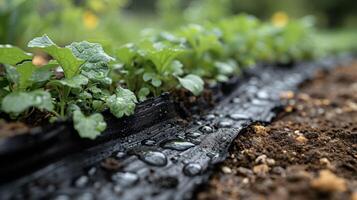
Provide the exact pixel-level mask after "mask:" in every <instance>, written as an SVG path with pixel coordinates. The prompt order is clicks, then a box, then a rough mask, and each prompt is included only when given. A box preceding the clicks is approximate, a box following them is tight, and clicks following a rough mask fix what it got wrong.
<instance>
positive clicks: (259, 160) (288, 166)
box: [196, 62, 357, 200]
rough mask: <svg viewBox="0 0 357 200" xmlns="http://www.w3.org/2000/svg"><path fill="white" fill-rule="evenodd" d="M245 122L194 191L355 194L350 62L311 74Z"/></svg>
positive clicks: (266, 195)
mask: <svg viewBox="0 0 357 200" xmlns="http://www.w3.org/2000/svg"><path fill="white" fill-rule="evenodd" d="M283 101H284V102H285V103H284V104H285V109H284V112H282V113H280V114H279V116H278V117H277V118H276V119H275V120H274V121H273V123H272V124H271V125H267V126H263V125H252V126H250V127H249V128H248V129H246V130H244V131H243V132H242V133H241V134H240V135H239V136H238V137H237V139H236V140H235V141H234V142H233V145H232V147H231V148H230V151H229V157H228V159H227V160H226V161H224V162H223V163H222V164H220V165H219V166H217V167H216V168H215V170H214V171H215V172H214V174H213V176H212V178H211V180H210V181H209V182H208V183H207V184H205V187H204V189H200V190H199V191H198V192H197V194H196V198H197V199H200V200H209V199H282V200H284V199H299V200H303V199H352V200H354V199H357V63H356V62H355V63H354V64H351V65H347V66H346V65H345V66H343V67H339V68H336V69H334V70H332V71H331V72H328V73H327V72H322V71H320V72H319V73H317V74H316V76H315V77H314V79H313V80H312V81H309V82H307V83H304V84H303V85H302V87H301V88H300V90H299V92H297V93H292V92H290V93H286V94H285V96H284V100H283Z"/></svg>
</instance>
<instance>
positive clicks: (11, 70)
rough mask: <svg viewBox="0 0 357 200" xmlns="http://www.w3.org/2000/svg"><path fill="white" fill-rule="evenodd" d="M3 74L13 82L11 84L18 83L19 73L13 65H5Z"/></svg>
mask: <svg viewBox="0 0 357 200" xmlns="http://www.w3.org/2000/svg"><path fill="white" fill-rule="evenodd" d="M5 72H6V74H5V76H6V79H7V80H8V81H9V82H11V83H13V84H18V83H19V79H20V74H19V72H18V71H17V70H16V68H15V67H13V66H11V65H5Z"/></svg>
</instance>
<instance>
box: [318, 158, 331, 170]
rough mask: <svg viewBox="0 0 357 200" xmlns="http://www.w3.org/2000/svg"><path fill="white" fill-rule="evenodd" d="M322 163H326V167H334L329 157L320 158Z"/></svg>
mask: <svg viewBox="0 0 357 200" xmlns="http://www.w3.org/2000/svg"><path fill="white" fill-rule="evenodd" d="M320 164H321V165H324V166H325V167H327V168H329V169H332V165H331V162H330V161H329V160H328V159H327V158H320Z"/></svg>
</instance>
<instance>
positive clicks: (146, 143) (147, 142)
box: [141, 139, 156, 146]
mask: <svg viewBox="0 0 357 200" xmlns="http://www.w3.org/2000/svg"><path fill="white" fill-rule="evenodd" d="M141 144H143V145H146V146H154V145H155V144H156V141H155V140H150V139H148V140H143V141H142V142H141Z"/></svg>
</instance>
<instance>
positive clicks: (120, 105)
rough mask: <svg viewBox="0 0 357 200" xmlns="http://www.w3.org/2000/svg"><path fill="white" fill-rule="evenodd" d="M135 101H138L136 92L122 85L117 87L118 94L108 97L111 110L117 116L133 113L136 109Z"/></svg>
mask: <svg viewBox="0 0 357 200" xmlns="http://www.w3.org/2000/svg"><path fill="white" fill-rule="evenodd" d="M135 103H137V99H136V97H135V94H134V93H133V92H132V91H130V90H128V89H124V88H121V87H119V88H117V90H116V94H114V95H112V96H110V97H109V98H108V99H107V104H108V107H109V109H110V112H111V113H112V114H113V115H114V116H116V117H117V118H120V117H123V116H124V115H127V116H129V115H132V114H133V113H134V110H135Z"/></svg>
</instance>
